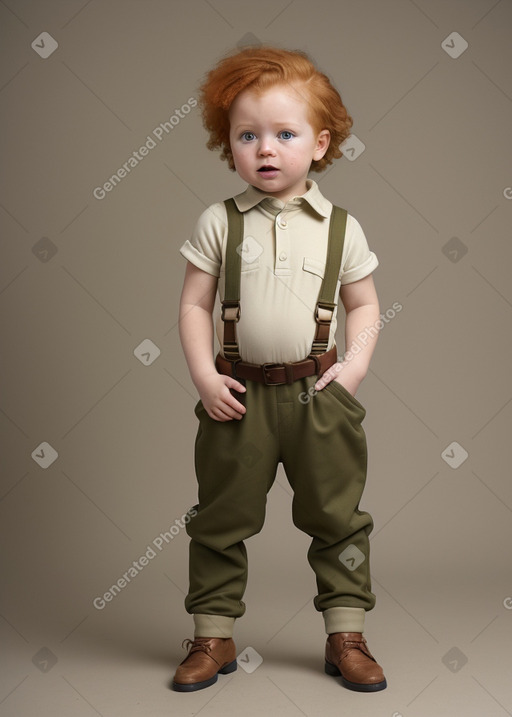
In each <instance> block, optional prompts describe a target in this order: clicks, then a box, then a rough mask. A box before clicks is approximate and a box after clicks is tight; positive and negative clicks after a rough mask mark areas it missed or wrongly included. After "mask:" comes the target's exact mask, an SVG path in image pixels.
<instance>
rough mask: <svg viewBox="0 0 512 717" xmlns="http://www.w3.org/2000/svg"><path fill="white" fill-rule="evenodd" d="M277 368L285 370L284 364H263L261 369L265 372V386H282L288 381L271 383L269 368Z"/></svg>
mask: <svg viewBox="0 0 512 717" xmlns="http://www.w3.org/2000/svg"><path fill="white" fill-rule="evenodd" d="M277 367H280V368H284V366H283V364H282V363H262V364H261V369H262V372H263V383H264V384H265V386H281V385H283V384H284V383H286V381H270V382H269V380H268V378H269V377H268V374H267V370H268V369H269V368H277Z"/></svg>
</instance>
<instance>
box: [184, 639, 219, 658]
mask: <svg viewBox="0 0 512 717" xmlns="http://www.w3.org/2000/svg"><path fill="white" fill-rule="evenodd" d="M181 646H182V648H183V649H184V650H187V649H189V648H190V649H189V653H188V654H189V655H191V654H192V653H193V652H199V651H201V652H205V653H206V654H208V653H209V652H211V649H212V645H211V642H210V641H209V639H208V638H206V639H205V638H201V637H196V638H195V639H194V640H191V639H190V638H187V639H186V640H183V642H182V643H181ZM210 657H211V655H210Z"/></svg>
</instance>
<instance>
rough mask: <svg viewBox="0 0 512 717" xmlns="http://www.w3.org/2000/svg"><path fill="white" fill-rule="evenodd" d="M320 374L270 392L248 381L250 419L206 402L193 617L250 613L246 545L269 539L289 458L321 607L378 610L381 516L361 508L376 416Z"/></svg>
mask: <svg viewBox="0 0 512 717" xmlns="http://www.w3.org/2000/svg"><path fill="white" fill-rule="evenodd" d="M317 379H318V377H317V376H308V377H306V378H302V379H298V380H297V381H295V382H294V383H292V384H283V385H279V386H267V385H265V384H261V383H258V382H256V381H250V380H247V381H246V387H247V392H246V394H245V395H246V399H245V401H246V408H247V411H246V413H245V414H244V416H243V418H242V419H241V420H236V419H233V420H231V421H225V422H222V421H216V420H214V419H213V418H211V417H210V416H209V415H208V413H207V412H206V410H205V408H204V406H203V404H202V402H201V401H198V403H197V404H196V406H195V409H194V411H195V415H196V416H197V419H198V421H199V426H198V432H197V436H196V442H195V469H196V476H197V481H198V491H199V496H198V497H199V503H198V505H197V506H196V509H197V514H196V515H195V516H194V517H192V518H191V520H190V522H189V523H188V524H187V528H186V530H187V533H188V535H189V536H190V538H191V540H190V556H189V557H190V585H189V592H188V595H187V596H186V599H185V608H186V610H187V612H189V613H191V614H196V613H201V614H203V615H224V616H228V617H231V618H237V617H241V616H242V615H243V614H244V612H245V604H244V602H243V600H242V598H243V595H244V591H245V588H246V583H247V570H248V566H247V552H246V548H245V545H244V540H246V539H247V538H249V537H251V536H252V535H255V534H256V533H259V532H260V530H261V529H262V527H263V523H264V520H265V506H266V501H267V493H268V491H269V490H270V488H271V486H272V484H273V482H274V479H275V476H276V472H277V467H278V464H279V462H282V464H283V468H284V471H285V473H286V476H287V479H288V481H289V483H290V486H291V488H292V490H293V494H294V495H293V502H292V517H293V522H294V524H295V525H296V526H297V527H298V528H299V529H300V530H302V531H304V532H305V533H307V534H308V535H309V536H311V538H312V541H311V545H310V548H309V550H308V555H307V557H308V560H309V563H310V565H311V567H312V568H313V570H314V572H315V575H316V583H317V589H318V595H317V596H316V597H315V599H314V605H315V608H316V609H317V610H318V611H324V610H327V609H329V608H332V607H356V608H364V609H365V610H371V609H372V608H373V607H374V605H375V595H374V594H373V593H372V592H371V582H370V569H369V557H370V554H369V539H368V536H369V534H370V532H371V530H372V529H373V520H372V517H371V516H370V515H369V514H368V513H366V512H363V511H361V510H359V501H360V498H361V494H362V491H363V488H364V485H365V480H366V468H367V449H366V435H365V432H364V430H363V427H362V425H361V423H362V421H363V419H364V417H365V415H366V410H365V408H364V407H363V406H362V405H361V403H360V402H359V401H358V400H357V398H355V397H354V396H352V395H351V394H350V393H349V392H348V391H347V390H346V389H345V388H344V387H343V386H342V385H341V384H340V383H338V382H337V381H332V382H331V383H330V384H328V385H327V386H326V387H325V388H324V389H322V390H321V391H315V389H314V384H315V383H316V381H317Z"/></svg>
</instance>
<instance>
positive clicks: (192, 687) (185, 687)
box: [172, 660, 237, 692]
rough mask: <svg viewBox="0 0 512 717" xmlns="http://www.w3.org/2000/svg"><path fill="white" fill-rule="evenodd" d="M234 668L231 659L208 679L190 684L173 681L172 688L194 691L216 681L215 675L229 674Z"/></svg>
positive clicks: (234, 664)
mask: <svg viewBox="0 0 512 717" xmlns="http://www.w3.org/2000/svg"><path fill="white" fill-rule="evenodd" d="M236 668H237V663H236V660H233V662H230V663H229V665H226V666H225V667H222V668H221V669H220V670H219V671H218V672H216V673H215V674H214V675H213V677H210V679H209V680H203V681H202V682H191V683H190V684H181V683H180V682H173V683H172V689H173V690H174V691H175V692H195V691H196V690H204V688H205V687H210V685H214V684H215V683H216V682H217V677H218V676H219V675H229V674H230V673H231V672H235V670H236Z"/></svg>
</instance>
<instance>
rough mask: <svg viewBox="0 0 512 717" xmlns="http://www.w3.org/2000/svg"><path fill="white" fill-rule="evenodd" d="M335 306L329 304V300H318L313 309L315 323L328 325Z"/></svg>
mask: <svg viewBox="0 0 512 717" xmlns="http://www.w3.org/2000/svg"><path fill="white" fill-rule="evenodd" d="M335 308H336V304H331V303H330V302H326V301H319V302H318V303H317V305H316V311H315V320H316V323H317V324H323V325H324V326H328V325H329V324H330V323H331V321H332V317H333V314H334V309H335Z"/></svg>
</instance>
